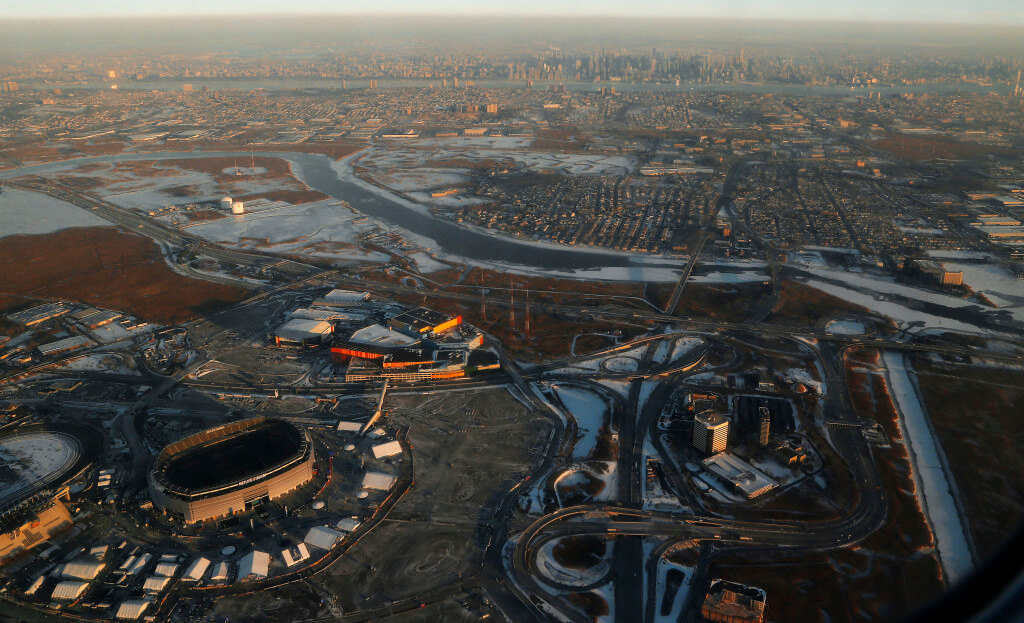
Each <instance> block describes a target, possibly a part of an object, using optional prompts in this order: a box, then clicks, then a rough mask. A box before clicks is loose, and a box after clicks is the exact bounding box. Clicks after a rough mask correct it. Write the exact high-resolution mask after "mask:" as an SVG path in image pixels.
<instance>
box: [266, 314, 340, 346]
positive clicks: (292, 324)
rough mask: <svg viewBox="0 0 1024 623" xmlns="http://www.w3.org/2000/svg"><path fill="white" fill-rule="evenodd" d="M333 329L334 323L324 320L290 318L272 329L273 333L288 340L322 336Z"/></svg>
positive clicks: (302, 339)
mask: <svg viewBox="0 0 1024 623" xmlns="http://www.w3.org/2000/svg"><path fill="white" fill-rule="evenodd" d="M333 330H334V325H332V324H331V323H329V322H327V321H325V320H309V319H306V318H292V319H291V320H289V321H288V322H286V323H284V324H283V325H281V326H280V327H278V328H277V330H276V331H274V335H276V336H277V337H279V338H281V339H282V340H287V341H289V342H305V341H307V340H311V339H317V338H323V336H325V335H329V334H330V333H331V332H332V331H333Z"/></svg>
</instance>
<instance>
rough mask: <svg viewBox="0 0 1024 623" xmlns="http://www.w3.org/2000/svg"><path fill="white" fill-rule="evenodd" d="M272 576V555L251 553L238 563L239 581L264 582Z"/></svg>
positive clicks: (257, 552)
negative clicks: (263, 580) (264, 579)
mask: <svg viewBox="0 0 1024 623" xmlns="http://www.w3.org/2000/svg"><path fill="white" fill-rule="evenodd" d="M268 575H270V554H268V553H266V552H260V551H251V552H249V553H248V554H246V555H245V556H242V560H240V561H238V579H239V580H262V579H263V578H265V577H267V576H268Z"/></svg>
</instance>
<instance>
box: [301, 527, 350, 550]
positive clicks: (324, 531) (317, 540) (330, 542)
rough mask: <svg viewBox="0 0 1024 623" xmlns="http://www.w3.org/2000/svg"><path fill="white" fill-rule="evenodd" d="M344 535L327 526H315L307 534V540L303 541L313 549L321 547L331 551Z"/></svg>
mask: <svg viewBox="0 0 1024 623" xmlns="http://www.w3.org/2000/svg"><path fill="white" fill-rule="evenodd" d="M343 536H345V535H343V534H342V533H340V532H338V531H337V530H334V529H332V528H328V527H327V526H313V527H312V528H310V529H309V532H307V533H306V538H304V539H302V540H303V542H305V543H306V544H308V545H311V546H313V547H319V548H320V549H331V548H332V547H334V544H335V543H337V542H338V539H340V538H342V537H343Z"/></svg>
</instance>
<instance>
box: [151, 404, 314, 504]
mask: <svg viewBox="0 0 1024 623" xmlns="http://www.w3.org/2000/svg"><path fill="white" fill-rule="evenodd" d="M313 463H314V455H313V442H312V440H311V439H310V437H309V434H308V433H307V432H306V431H304V430H301V429H299V428H297V427H296V426H294V425H292V424H290V423H288V422H285V421H284V420H278V419H273V418H262V417H258V418H251V419H248V420H242V421H239V422H233V423H231V424H225V425H223V426H218V427H216V428H212V429H209V430H206V431H203V432H201V433H197V434H195V435H192V436H190V437H186V438H185V439H182V440H181V441H178V442H175V443H173V444H171V445H169V446H167V447H166V448H164V450H163V451H162V452H160V454H159V455H157V458H156V461H155V462H154V466H153V469H152V470H151V471H150V473H149V489H150V496H151V497H152V499H153V503H154V504H155V505H156V506H157V508H159V509H160V510H162V511H164V512H165V513H167V514H168V515H170V516H171V517H175V518H179V519H181V520H182V521H185V522H186V523H195V522H198V521H206V520H210V519H216V518H219V517H224V516H227V515H231V514H235V513H241V512H246V511H249V510H251V509H253V508H255V507H257V506H259V505H261V504H263V503H265V502H268V501H271V500H275V499H278V498H280V497H281V496H284V495H286V494H288V493H290V492H292V491H294V490H295V489H297V488H298V487H301V486H302V485H304V484H306V483H307V482H309V481H310V480H311V479H312V478H313Z"/></svg>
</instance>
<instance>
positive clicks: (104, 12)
mask: <svg viewBox="0 0 1024 623" xmlns="http://www.w3.org/2000/svg"><path fill="white" fill-rule="evenodd" d="M369 6H372V8H371V9H370V10H369V11H368V10H367V7H368V5H365V4H356V3H343V4H339V3H335V2H330V1H328V0H293V1H292V2H289V3H287V5H282V4H281V3H280V2H277V1H274V0H221V2H217V3H210V2H204V1H199V0H179V1H171V2H167V1H157V0H136V1H135V2H133V3H122V2H119V1H117V0H95V1H93V2H88V3H82V2H80V1H78V0H49V1H48V2H45V3H25V2H20V1H16V0H0V14H2V15H4V16H5V17H7V18H30V19H59V18H87V17H92V18H116V17H145V16H180V17H185V16H190V15H195V16H212V15H240V16H257V15H275V14H287V15H294V16H299V15H314V14H331V15H368V14H378V15H381V14H383V15H389V14H390V15H394V14H406V15H432V16H444V15H467V16H469V15H473V16H477V15H478V16H498V15H500V16H508V15H514V16H523V17H527V16H558V15H563V16H564V15H570V16H580V17H605V16H606V17H674V18H686V17H691V18H726V19H779V20H811V21H813V20H824V21H850V22H865V21H867V22H871V21H877V22H898V23H947V24H948V23H962V24H992V25H1004V26H1005V25H1009V26H1015V25H1024V7H1022V3H1021V2H1019V0H976V1H975V2H972V3H963V2H958V1H956V0H906V1H903V2H895V3H894V2H891V1H886V0H861V1H859V2H856V3H854V2H850V3H836V2H820V1H818V0H760V1H757V0H731V1H727V2H722V3H707V2H697V1H696V0H648V1H647V2H639V3H633V2H624V1H622V0H520V1H518V2H515V3H502V4H496V5H486V4H481V3H480V2H478V1H477V0H438V1H436V2H433V3H422V2H417V1H415V0H380V1H378V2H375V3H373V4H372V5H369Z"/></svg>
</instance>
